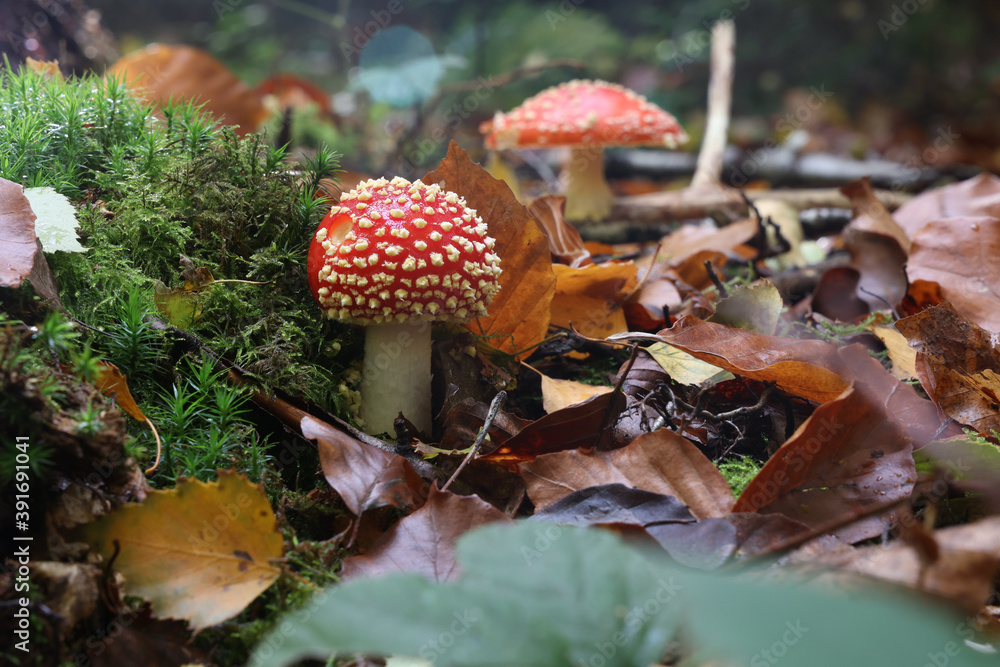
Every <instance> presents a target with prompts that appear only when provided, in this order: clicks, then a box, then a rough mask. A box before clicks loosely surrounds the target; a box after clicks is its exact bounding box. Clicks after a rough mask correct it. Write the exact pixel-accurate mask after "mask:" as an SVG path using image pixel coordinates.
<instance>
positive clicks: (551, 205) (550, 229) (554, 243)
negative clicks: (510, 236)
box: [528, 195, 594, 268]
mask: <svg viewBox="0 0 1000 667" xmlns="http://www.w3.org/2000/svg"><path fill="white" fill-rule="evenodd" d="M528 212H529V213H531V217H532V218H534V219H535V222H537V223H538V226H539V228H540V229H541V230H542V233H544V234H545V237H546V238H547V239H548V240H549V249H550V250H551V251H552V256H553V257H555V258H556V259H558V260H559V261H560V262H562V263H563V264H568V265H569V266H572V267H573V268H580V267H581V266H588V265H590V264H593V263H594V260H592V259H591V258H590V251H589V250H587V248H586V247H585V246H584V245H583V239H582V238H580V232H578V231H576V227H574V226H572V225H571V224H569V223H568V222H566V217H565V214H566V198H565V197H562V196H560V195H544V196H542V197H538V198H537V199H534V200H532V201H531V202H530V203H529V204H528Z"/></svg>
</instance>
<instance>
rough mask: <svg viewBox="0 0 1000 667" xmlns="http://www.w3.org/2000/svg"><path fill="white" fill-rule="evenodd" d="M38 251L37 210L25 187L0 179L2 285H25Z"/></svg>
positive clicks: (14, 286)
mask: <svg viewBox="0 0 1000 667" xmlns="http://www.w3.org/2000/svg"><path fill="white" fill-rule="evenodd" d="M35 250H36V243H35V213H34V212H33V211H32V210H31V204H30V203H28V198H27V197H25V196H24V188H23V187H21V186H20V185H19V184H17V183H14V182H12V181H8V180H7V179H5V178H0V260H2V261H0V287H11V288H17V287H20V286H21V282H22V281H23V280H24V279H25V278H27V277H28V274H30V273H31V267H32V265H33V263H34V257H35Z"/></svg>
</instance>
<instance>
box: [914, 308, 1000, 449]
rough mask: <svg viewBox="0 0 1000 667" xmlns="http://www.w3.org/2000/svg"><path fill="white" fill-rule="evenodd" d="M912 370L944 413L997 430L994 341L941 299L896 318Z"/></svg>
mask: <svg viewBox="0 0 1000 667" xmlns="http://www.w3.org/2000/svg"><path fill="white" fill-rule="evenodd" d="M896 329H898V330H899V331H900V332H901V333H902V334H903V335H904V336H905V337H906V339H907V340H908V341H909V343H910V346H912V347H913V348H914V350H915V354H916V365H915V366H916V375H917V377H919V378H920V384H921V385H922V386H923V388H924V391H926V392H927V394H928V396H930V397H931V399H932V400H933V401H934V402H935V403H937V404H938V406H940V408H941V409H942V410H944V412H945V414H947V415H948V416H949V417H951V418H952V419H954V420H955V421H957V422H958V423H960V424H965V425H966V426H971V427H972V428H974V429H976V430H977V431H979V432H981V433H986V434H988V433H989V432H990V431H992V430H997V431H1000V345H998V344H997V335H996V334H995V333H994V334H991V333H990V332H988V331H986V330H984V329H982V328H981V327H978V326H976V325H975V324H974V323H972V322H969V321H968V320H966V319H965V318H963V317H962V316H961V315H959V314H958V313H957V312H956V311H955V309H954V308H953V307H952V306H951V304H949V303H947V302H945V303H942V304H941V305H938V306H933V307H931V308H928V309H927V310H924V311H923V312H921V313H918V314H916V315H911V316H910V317H906V318H903V319H901V320H899V321H897V322H896Z"/></svg>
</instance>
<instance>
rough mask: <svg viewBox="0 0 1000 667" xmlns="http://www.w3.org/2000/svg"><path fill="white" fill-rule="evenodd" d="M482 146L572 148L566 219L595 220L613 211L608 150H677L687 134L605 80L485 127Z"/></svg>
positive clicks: (543, 95) (561, 88) (549, 93)
mask: <svg viewBox="0 0 1000 667" xmlns="http://www.w3.org/2000/svg"><path fill="white" fill-rule="evenodd" d="M480 131H482V132H483V133H484V134H486V146H487V148H493V149H507V148H561V147H567V148H572V149H573V153H572V155H571V156H570V162H569V166H568V168H567V170H566V173H567V174H568V181H569V182H568V183H567V185H566V192H565V194H566V218H567V219H570V220H588V219H592V220H599V219H601V218H605V217H607V215H608V213H609V212H610V211H611V202H612V199H613V198H612V195H611V189H610V188H608V184H607V181H605V180H604V153H603V150H604V148H605V147H608V146H654V145H655V146H666V147H667V148H676V147H677V146H678V145H680V144H683V143H684V142H686V141H687V139H688V138H687V134H685V133H684V130H683V129H681V126H680V124H678V122H677V119H676V118H674V117H673V116H672V115H670V114H669V113H667V112H666V111H664V110H663V109H661V108H660V107H658V106H656V105H655V104H653V103H652V102H650V101H648V100H647V99H646V98H645V97H643V96H641V95H638V94H636V93H634V92H632V91H631V90H628V89H627V88H623V87H622V86H619V85H617V84H614V83H607V82H605V81H569V82H567V83H563V84H560V85H558V86H554V87H552V88H547V89H545V90H543V91H542V92H540V93H538V94H537V95H535V96H534V97H532V98H529V99H527V100H525V101H524V102H523V103H522V104H521V106H519V107H517V108H515V109H513V110H511V111H509V112H507V113H505V114H504V113H499V112H498V113H497V114H496V116H494V118H493V120H492V121H490V122H487V123H483V125H482V126H481V127H480Z"/></svg>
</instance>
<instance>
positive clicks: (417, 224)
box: [307, 177, 500, 324]
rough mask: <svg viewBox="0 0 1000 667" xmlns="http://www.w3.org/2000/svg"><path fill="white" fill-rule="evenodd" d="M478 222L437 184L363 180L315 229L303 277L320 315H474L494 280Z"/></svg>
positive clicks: (494, 263) (360, 319)
mask: <svg viewBox="0 0 1000 667" xmlns="http://www.w3.org/2000/svg"><path fill="white" fill-rule="evenodd" d="M348 219H350V222H351V226H350V227H349V228H348V227H347V226H346V225H347V221H348ZM486 231H487V230H486V223H484V222H483V219H482V218H480V217H479V216H478V215H476V211H475V209H472V208H469V207H468V206H467V205H466V203H465V200H464V199H463V198H462V197H459V196H458V195H457V194H455V193H454V192H448V191H446V190H442V189H441V188H440V187H439V186H437V185H425V184H424V183H421V182H420V181H416V182H414V183H410V182H409V181H407V180H406V179H403V178H399V177H397V178H394V179H392V180H391V181H387V180H385V179H384V178H380V179H378V180H371V181H364V182H362V183H359V184H358V185H357V187H356V188H355V189H354V190H351V191H350V192H347V193H345V194H344V195H342V196H341V198H340V205H339V206H334V207H333V208H332V209H331V210H330V213H329V214H327V216H326V218H324V220H323V224H321V225H320V227H319V229H318V230H317V232H316V236H315V237H314V241H313V245H312V247H311V248H310V251H309V261H308V263H307V269H308V271H309V274H310V276H309V284H310V287H311V288H312V291H313V295H314V296H315V297H316V300H317V301H318V302H319V304H320V306H321V307H322V308H323V309H324V310H325V311H326V314H327V316H328V317H331V318H336V319H341V320H344V321H347V322H354V323H356V324H373V323H382V322H403V321H406V320H409V319H421V320H431V321H438V320H451V321H456V322H464V321H466V320H470V319H474V318H476V317H482V316H484V315H486V307H487V306H488V305H489V304H490V303H491V302H492V301H493V297H494V296H495V295H496V293H497V291H498V290H499V289H500V284H499V282H498V278H499V276H500V258H499V257H497V256H496V255H495V254H494V253H493V247H494V240H493V239H492V238H490V237H489V236H487V235H486ZM313 275H315V279H314V278H313Z"/></svg>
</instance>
